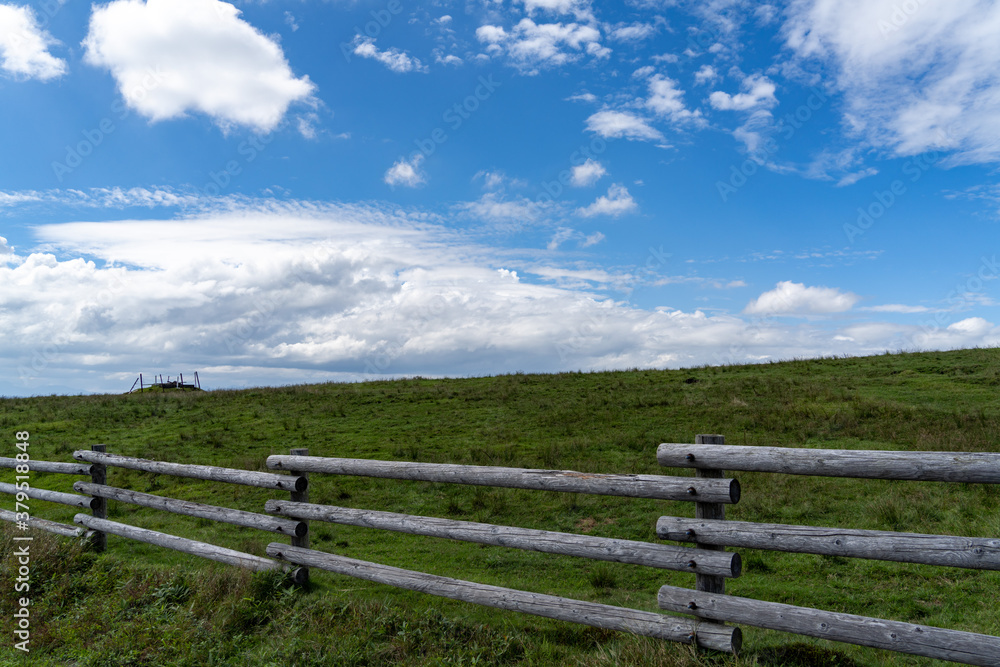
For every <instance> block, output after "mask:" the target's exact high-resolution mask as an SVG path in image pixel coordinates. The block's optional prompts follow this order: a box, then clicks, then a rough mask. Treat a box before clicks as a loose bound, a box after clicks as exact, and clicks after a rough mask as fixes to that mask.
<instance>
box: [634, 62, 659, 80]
mask: <svg viewBox="0 0 1000 667" xmlns="http://www.w3.org/2000/svg"><path fill="white" fill-rule="evenodd" d="M655 71H656V68H655V67H653V66H652V65H646V66H645V67H640V68H639V69H637V70H636V71H634V72H632V78H633V79H645V78H646V77H648V76H649V75H650V74H652V73H653V72H655Z"/></svg>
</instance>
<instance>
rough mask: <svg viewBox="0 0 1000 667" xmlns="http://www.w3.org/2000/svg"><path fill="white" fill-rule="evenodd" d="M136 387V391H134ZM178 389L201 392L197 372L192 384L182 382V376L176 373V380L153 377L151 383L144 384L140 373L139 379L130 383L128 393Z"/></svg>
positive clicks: (168, 377) (160, 376) (161, 376)
mask: <svg viewBox="0 0 1000 667" xmlns="http://www.w3.org/2000/svg"><path fill="white" fill-rule="evenodd" d="M136 385H138V389H136ZM154 388H155V389H180V390H192V391H194V390H199V391H200V390H201V380H200V379H199V378H198V371H195V372H194V382H193V383H191V382H184V374H183V373H178V376H177V379H173V378H171V377H170V376H169V375H168V376H167V379H166V381H164V379H163V375H162V374H160V375H153V381H152V382H149V383H147V382H145V381H144V380H143V378H142V373H139V377H137V378H136V379H135V382H133V383H132V388H131V389H129V390H128V393H130V394H131V393H132V392H134V391H146V390H147V389H154Z"/></svg>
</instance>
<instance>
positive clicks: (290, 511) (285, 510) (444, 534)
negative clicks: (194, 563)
mask: <svg viewBox="0 0 1000 667" xmlns="http://www.w3.org/2000/svg"><path fill="white" fill-rule="evenodd" d="M264 509H265V511H267V512H271V513H274V514H281V515H284V516H289V517H294V518H296V519H302V520H309V519H311V520H315V521H327V522H330V523H337V524H341V525H346V526H358V527H361V528H377V529H380V530H391V531H395V532H400V533H408V534H410V535H423V536H426V537H441V538H446V539H450V540H460V541H463V542H475V543H477V544H489V545H492V546H498V547H508V548H512V549H522V550H525V551H538V552H543V553H552V554H562V555H566V556H577V557H580V558H589V559H592V560H604V561H613V562H616V563H630V564H632V565H645V566H647V567H657V568H661V569H666V570H677V571H680V572H695V573H697V574H707V575H711V576H717V577H738V576H740V572H741V570H742V561H741V559H740V555H739V554H737V553H726V552H719V551H706V550H704V549H692V548H690V547H675V546H672V545H667V544H655V543H650V542H639V541H634V540H617V539H611V538H606V537H594V536H591V535H575V534H572V533H556V532H551V531H547V530H532V529H529V528H516V527H511V526H496V525H493V524H488V523H473V522H470V521H456V520H453V519H439V518H434V517H426V516H411V515H408V514H395V513H393V512H381V511H376V510H358V509H349V508H346V507H334V506H332V505H313V504H307V503H292V502H287V501H283V500H269V501H267V504H266V505H265V506H264Z"/></svg>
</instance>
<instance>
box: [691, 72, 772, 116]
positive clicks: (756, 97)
mask: <svg viewBox="0 0 1000 667" xmlns="http://www.w3.org/2000/svg"><path fill="white" fill-rule="evenodd" d="M740 88H741V89H742V90H743V91H744V92H742V93H737V94H735V95H730V94H729V93H725V92H722V91H721V90H717V91H715V92H713V93H712V94H711V95H709V96H708V101H709V103H710V104H711V105H712V106H713V107H714V108H716V109H720V110H723V111H747V110H750V109H757V108H761V107H764V108H766V107H773V106H774V105H775V104H777V103H778V100H777V99H776V98H775V97H774V91H775V86H774V83H773V82H772V81H771V80H770V79H768V78H767V77H766V76H764V75H762V74H751V75H750V76H748V77H746V78H745V79H743V83H741V84H740Z"/></svg>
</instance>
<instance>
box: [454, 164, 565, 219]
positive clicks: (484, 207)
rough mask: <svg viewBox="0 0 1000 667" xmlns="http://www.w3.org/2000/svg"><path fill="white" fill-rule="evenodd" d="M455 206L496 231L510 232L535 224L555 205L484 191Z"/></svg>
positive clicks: (459, 210)
mask: <svg viewBox="0 0 1000 667" xmlns="http://www.w3.org/2000/svg"><path fill="white" fill-rule="evenodd" d="M488 178H489V177H487V179H488ZM455 208H456V211H458V213H459V214H461V215H463V216H468V217H471V218H473V219H475V220H476V221H478V222H483V223H487V224H489V225H490V226H491V227H492V228H493V229H494V230H496V231H502V232H508V233H509V232H516V231H520V230H522V229H524V228H525V227H528V226H529V225H533V224H535V223H536V222H538V221H539V220H541V219H542V216H543V215H545V214H546V213H547V212H548V211H550V210H552V209H553V208H554V205H553V204H551V203H547V202H536V201H532V200H531V199H528V198H526V197H514V198H508V197H506V196H505V195H504V194H503V192H498V191H492V192H486V193H484V194H483V196H482V197H480V198H479V199H477V200H475V201H471V202H462V203H459V204H457V205H456V207H455Z"/></svg>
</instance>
